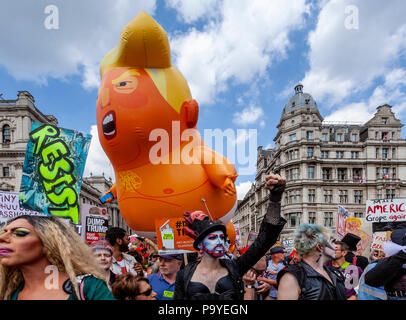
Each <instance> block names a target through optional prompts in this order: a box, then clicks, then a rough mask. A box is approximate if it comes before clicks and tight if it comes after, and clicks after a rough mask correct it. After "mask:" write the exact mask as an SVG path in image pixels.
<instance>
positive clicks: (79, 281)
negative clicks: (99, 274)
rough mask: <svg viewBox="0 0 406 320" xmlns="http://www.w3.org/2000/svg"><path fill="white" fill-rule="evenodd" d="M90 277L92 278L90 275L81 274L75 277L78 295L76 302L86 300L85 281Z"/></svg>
mask: <svg viewBox="0 0 406 320" xmlns="http://www.w3.org/2000/svg"><path fill="white" fill-rule="evenodd" d="M91 276H92V275H91V274H81V275H79V276H76V282H77V284H78V287H79V295H80V296H79V297H78V299H77V300H86V297H85V293H84V287H85V279H86V278H88V277H91ZM74 291H75V290H73V292H74ZM75 295H76V294H75Z"/></svg>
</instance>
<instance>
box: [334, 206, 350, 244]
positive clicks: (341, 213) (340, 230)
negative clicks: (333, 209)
mask: <svg viewBox="0 0 406 320" xmlns="http://www.w3.org/2000/svg"><path fill="white" fill-rule="evenodd" d="M347 218H348V211H347V209H345V208H344V207H343V206H338V214H337V219H338V220H337V230H336V232H337V234H338V235H339V236H341V238H342V237H344V234H345V220H346V219H347Z"/></svg>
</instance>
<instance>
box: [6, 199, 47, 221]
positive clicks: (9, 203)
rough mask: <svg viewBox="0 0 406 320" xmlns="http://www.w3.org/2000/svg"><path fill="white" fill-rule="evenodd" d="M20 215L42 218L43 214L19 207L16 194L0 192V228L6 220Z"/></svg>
mask: <svg viewBox="0 0 406 320" xmlns="http://www.w3.org/2000/svg"><path fill="white" fill-rule="evenodd" d="M22 215H30V216H43V215H44V214H43V213H41V212H36V211H32V210H29V209H25V208H22V207H20V203H19V201H18V193H16V192H5V191H0V226H1V225H2V224H4V223H5V222H6V221H7V220H9V219H12V218H16V217H18V216H22Z"/></svg>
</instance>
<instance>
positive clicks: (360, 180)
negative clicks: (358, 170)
mask: <svg viewBox="0 0 406 320" xmlns="http://www.w3.org/2000/svg"><path fill="white" fill-rule="evenodd" d="M359 183H360V184H365V183H367V182H366V181H365V180H364V179H359Z"/></svg>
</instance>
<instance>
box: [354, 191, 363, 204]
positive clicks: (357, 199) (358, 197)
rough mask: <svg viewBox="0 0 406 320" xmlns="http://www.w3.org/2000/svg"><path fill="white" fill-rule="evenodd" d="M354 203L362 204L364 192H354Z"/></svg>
mask: <svg viewBox="0 0 406 320" xmlns="http://www.w3.org/2000/svg"><path fill="white" fill-rule="evenodd" d="M354 203H358V204H361V203H362V190H354Z"/></svg>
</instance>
